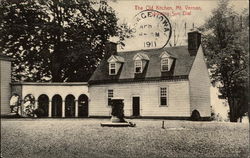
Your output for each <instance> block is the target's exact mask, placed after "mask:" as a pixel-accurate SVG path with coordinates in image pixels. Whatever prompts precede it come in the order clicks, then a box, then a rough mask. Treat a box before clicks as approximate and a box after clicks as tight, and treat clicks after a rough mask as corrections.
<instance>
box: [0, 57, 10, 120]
mask: <svg viewBox="0 0 250 158" xmlns="http://www.w3.org/2000/svg"><path fill="white" fill-rule="evenodd" d="M0 78H1V93H0V100H1V104H0V106H1V115H2V114H8V113H10V106H9V100H10V93H11V87H10V82H11V62H10V61H6V60H0Z"/></svg>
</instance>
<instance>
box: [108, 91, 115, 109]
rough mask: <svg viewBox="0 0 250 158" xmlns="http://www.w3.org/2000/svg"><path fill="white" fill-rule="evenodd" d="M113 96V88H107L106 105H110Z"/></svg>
mask: <svg viewBox="0 0 250 158" xmlns="http://www.w3.org/2000/svg"><path fill="white" fill-rule="evenodd" d="M113 97H114V90H113V89H109V90H108V105H109V106H110V105H111V99H112V98H113Z"/></svg>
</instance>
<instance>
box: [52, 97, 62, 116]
mask: <svg viewBox="0 0 250 158" xmlns="http://www.w3.org/2000/svg"><path fill="white" fill-rule="evenodd" d="M52 117H62V97H61V96H60V95H58V94H56V95H54V96H53V97H52Z"/></svg>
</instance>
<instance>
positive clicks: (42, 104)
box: [37, 94, 49, 117]
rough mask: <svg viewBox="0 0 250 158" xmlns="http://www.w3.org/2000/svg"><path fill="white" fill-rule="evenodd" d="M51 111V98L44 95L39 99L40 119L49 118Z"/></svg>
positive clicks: (38, 113)
mask: <svg viewBox="0 0 250 158" xmlns="http://www.w3.org/2000/svg"><path fill="white" fill-rule="evenodd" d="M48 109H49V97H48V96H47V95H46V94H42V95H40V96H39V97H38V109H37V115H38V117H48V111H49V110H48Z"/></svg>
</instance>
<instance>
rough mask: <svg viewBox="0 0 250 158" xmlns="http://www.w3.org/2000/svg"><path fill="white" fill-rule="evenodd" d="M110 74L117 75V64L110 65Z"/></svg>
mask: <svg viewBox="0 0 250 158" xmlns="http://www.w3.org/2000/svg"><path fill="white" fill-rule="evenodd" d="M109 74H110V75H115V74H116V67H115V63H110V64H109Z"/></svg>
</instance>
